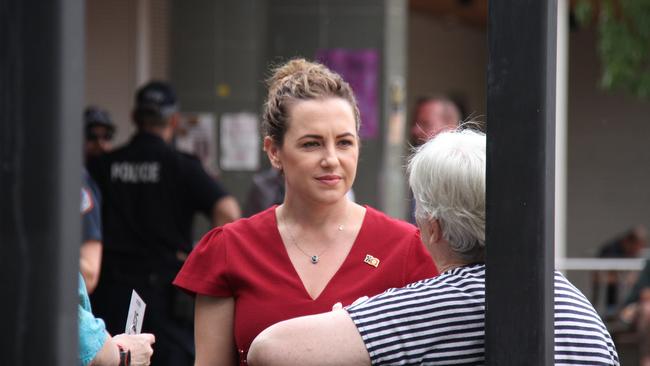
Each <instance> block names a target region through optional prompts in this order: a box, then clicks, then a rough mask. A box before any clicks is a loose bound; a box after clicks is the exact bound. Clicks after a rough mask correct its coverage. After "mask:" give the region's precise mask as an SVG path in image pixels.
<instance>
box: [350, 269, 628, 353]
mask: <svg viewBox="0 0 650 366" xmlns="http://www.w3.org/2000/svg"><path fill="white" fill-rule="evenodd" d="M347 310H348V313H349V314H350V317H351V318H352V320H353V321H354V323H355V324H356V326H357V329H358V330H359V333H360V334H361V337H362V338H363V341H364V343H365V345H366V348H367V349H368V353H369V354H370V359H371V361H372V364H373V365H420V364H423V365H450V364H454V365H474V364H479V365H480V364H483V363H484V360H485V355H484V354H485V349H484V336H485V265H484V264H475V265H470V266H465V267H459V268H455V269H452V270H450V271H447V272H445V273H443V274H441V275H440V276H438V277H435V278H431V279H427V280H422V281H419V282H416V283H412V284H410V285H408V286H407V287H403V288H399V289H389V290H387V291H386V292H384V293H383V294H380V295H377V296H375V297H373V298H371V299H369V300H366V301H365V302H362V303H360V304H358V305H354V306H351V307H349V308H348V309H347ZM555 364H556V365H575V364H579V365H587V364H588V365H618V364H619V361H618V355H617V353H616V348H615V347H614V343H613V342H612V339H611V337H610V335H609V333H608V332H607V329H606V328H605V326H604V324H603V322H602V320H601V319H600V317H599V316H598V314H597V313H596V311H595V310H594V308H593V306H592V305H591V304H590V303H589V301H588V300H587V299H586V298H585V296H584V295H583V294H582V293H581V292H580V290H578V289H577V288H576V287H574V286H573V285H572V284H571V283H570V282H569V281H568V280H567V279H566V278H564V276H562V274H561V273H559V272H557V271H556V272H555Z"/></svg>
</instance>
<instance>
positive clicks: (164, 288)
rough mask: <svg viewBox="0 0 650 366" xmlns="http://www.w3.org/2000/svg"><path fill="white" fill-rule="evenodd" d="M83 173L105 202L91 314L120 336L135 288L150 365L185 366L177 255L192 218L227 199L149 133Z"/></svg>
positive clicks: (189, 323) (188, 349)
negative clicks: (149, 342)
mask: <svg viewBox="0 0 650 366" xmlns="http://www.w3.org/2000/svg"><path fill="white" fill-rule="evenodd" d="M145 88H146V86H145ZM88 169H89V171H90V173H91V175H92V177H93V178H94V179H95V181H96V182H97V184H98V185H99V187H100V190H101V192H102V195H103V202H104V205H103V207H102V222H103V229H104V233H103V234H104V243H103V244H104V255H103V259H102V271H101V276H100V280H99V285H98V287H97V289H96V290H95V292H94V294H93V297H92V301H93V309H94V312H95V314H96V315H97V316H98V317H100V318H103V319H104V321H105V322H106V326H107V329H108V331H109V332H110V333H111V334H119V333H123V332H124V328H125V324H126V318H127V312H128V307H129V301H130V298H131V290H132V289H135V290H136V292H138V294H139V295H140V296H141V297H142V299H143V300H144V301H145V302H146V304H147V307H146V312H145V316H144V324H143V327H142V331H143V332H149V333H153V334H154V335H155V336H156V343H155V345H154V356H153V358H152V365H191V364H192V362H193V359H194V341H193V319H192V315H191V307H192V300H191V299H189V297H187V295H185V294H183V293H181V292H180V291H179V290H178V289H175V288H174V287H173V286H172V285H171V282H172V280H173V279H174V277H175V275H176V273H177V272H178V270H179V269H180V267H181V265H182V261H181V259H179V257H182V256H183V254H186V253H189V252H190V250H191V249H192V240H191V225H192V218H193V215H194V213H195V212H196V211H201V212H204V213H205V214H207V215H209V214H211V210H212V207H213V205H214V203H215V202H217V201H218V200H219V199H221V198H223V197H224V196H226V195H227V193H226V192H225V191H224V190H223V188H221V187H220V186H219V185H218V184H217V182H215V181H214V180H213V179H212V178H211V177H210V176H208V174H207V173H206V172H205V171H204V169H203V167H202V166H201V163H200V162H199V161H198V160H197V159H195V158H193V157H191V156H189V155H186V154H183V153H180V152H178V151H176V150H175V149H173V148H172V147H171V146H169V145H168V144H167V143H166V142H165V141H164V140H163V139H162V138H160V137H159V136H157V135H154V134H150V133H147V132H139V133H137V134H136V135H135V136H134V137H133V138H132V140H131V141H130V142H129V143H128V144H127V145H126V146H124V147H122V148H120V149H117V150H115V151H113V152H111V153H109V154H106V155H104V156H102V157H100V158H99V159H97V160H94V161H91V162H90V163H89V167H88ZM183 296H185V297H186V298H183ZM183 300H184V301H183ZM188 307H189V312H188V311H187V310H188Z"/></svg>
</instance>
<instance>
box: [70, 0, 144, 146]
mask: <svg viewBox="0 0 650 366" xmlns="http://www.w3.org/2000/svg"><path fill="white" fill-rule="evenodd" d="M135 11H136V3H135V1H131V0H113V1H98V0H89V1H86V71H85V72H86V78H85V79H86V80H85V84H86V101H85V102H86V104H94V105H98V106H101V107H102V108H105V109H107V110H108V111H109V112H110V113H111V117H112V118H113V122H114V123H116V124H117V135H116V142H117V143H121V142H124V141H126V139H127V138H128V137H129V136H130V135H131V132H132V131H133V125H132V123H131V122H130V121H131V117H130V115H131V108H132V105H133V102H132V101H133V91H134V89H135V87H136V68H135V57H136V56H135V47H136V46H135V29H136V14H135ZM81 113H82V111H79V114H80V115H81Z"/></svg>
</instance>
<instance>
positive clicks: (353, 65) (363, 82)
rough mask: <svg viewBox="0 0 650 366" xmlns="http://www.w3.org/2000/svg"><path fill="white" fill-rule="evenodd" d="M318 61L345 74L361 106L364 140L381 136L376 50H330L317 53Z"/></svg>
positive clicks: (377, 54) (342, 74)
mask: <svg viewBox="0 0 650 366" xmlns="http://www.w3.org/2000/svg"><path fill="white" fill-rule="evenodd" d="M316 59H317V60H318V61H319V62H321V63H323V64H324V65H327V67H329V68H330V69H332V70H333V71H336V72H337V73H339V74H341V76H343V78H344V79H345V80H346V81H347V82H348V83H349V84H350V86H351V87H352V90H353V91H354V95H355V96H356V98H357V103H358V104H359V113H360V114H361V129H360V131H359V135H360V136H361V138H362V139H376V138H377V136H378V134H379V103H378V100H379V99H378V93H379V53H378V52H377V50H375V49H355V50H352V49H345V48H329V49H320V50H318V51H317V52H316Z"/></svg>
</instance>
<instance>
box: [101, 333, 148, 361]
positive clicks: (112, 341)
mask: <svg viewBox="0 0 650 366" xmlns="http://www.w3.org/2000/svg"><path fill="white" fill-rule="evenodd" d="M154 342H155V337H154V336H153V334H149V333H143V334H119V335H116V336H115V337H113V338H111V337H108V338H106V342H104V346H103V347H102V348H101V349H100V350H99V352H97V354H96V355H95V358H93V360H92V362H91V363H90V365H91V366H104V365H106V366H109V365H110V366H117V365H119V364H120V351H119V348H118V346H117V345H118V344H119V345H120V346H122V347H124V349H127V350H129V351H131V366H146V365H149V364H150V362H151V355H152V354H153V348H151V344H152V343H154Z"/></svg>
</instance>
